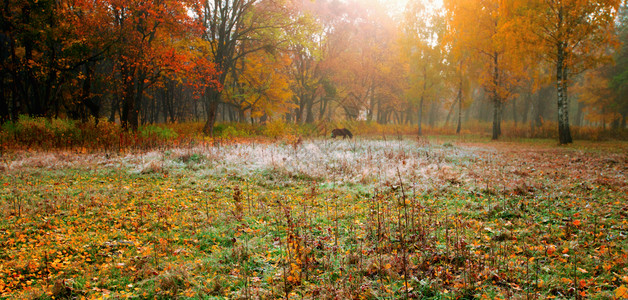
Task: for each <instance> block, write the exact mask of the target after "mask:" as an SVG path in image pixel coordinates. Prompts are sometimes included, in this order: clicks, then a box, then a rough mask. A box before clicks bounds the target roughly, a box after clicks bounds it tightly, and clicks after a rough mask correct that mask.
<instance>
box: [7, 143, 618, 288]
mask: <svg viewBox="0 0 628 300" xmlns="http://www.w3.org/2000/svg"><path fill="white" fill-rule="evenodd" d="M627 172H628V143H625V142H612V143H611V142H608V143H590V142H576V143H575V144H573V145H570V146H564V147H559V146H557V145H556V143H555V142H554V141H544V140H533V141H509V142H487V141H483V140H472V141H471V140H470V141H465V140H458V139H452V138H446V137H443V138H431V139H421V140H417V139H412V138H406V139H403V140H375V139H355V140H320V139H315V140H306V141H303V142H302V143H290V142H282V141H275V142H266V143H259V142H251V143H246V142H244V143H237V144H229V145H221V146H211V147H209V146H203V147H201V146H199V147H196V148H185V149H178V148H172V149H163V150H158V151H157V150H155V151H149V152H133V153H129V152H127V153H77V152H72V151H66V152H61V151H55V152H14V153H5V154H4V155H3V157H2V161H1V162H0V298H40V299H46V298H53V297H54V298H55V299H59V298H70V299H80V298H83V297H84V298H88V299H89V298H112V299H118V298H162V299H169V298H173V297H177V298H197V299H201V298H238V299H268V298H295V299H296V298H307V299H331V298H336V299H347V298H368V299H376V298H422V299H430V298H434V299H473V298H480V299H481V298H491V299H497V298H502V299H506V298H512V299H545V298H570V299H573V298H591V299H599V298H602V299H614V298H628V241H627V236H628V222H627V220H628V201H627V200H628V180H627Z"/></svg>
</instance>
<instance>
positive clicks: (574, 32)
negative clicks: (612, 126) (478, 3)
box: [520, 0, 620, 144]
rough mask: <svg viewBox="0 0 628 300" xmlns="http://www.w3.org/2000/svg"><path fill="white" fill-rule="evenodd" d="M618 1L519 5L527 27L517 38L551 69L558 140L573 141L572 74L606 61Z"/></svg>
mask: <svg viewBox="0 0 628 300" xmlns="http://www.w3.org/2000/svg"><path fill="white" fill-rule="evenodd" d="M619 4H620V1H619V0H533V1H522V2H521V3H520V6H521V8H522V10H523V11H524V13H525V17H526V19H527V20H526V21H525V22H524V23H522V24H530V26H531V27H522V29H524V31H523V32H521V35H520V36H529V39H530V41H532V43H533V44H534V45H536V46H537V51H539V53H540V54H541V55H542V56H543V57H544V58H545V59H546V60H547V61H549V62H550V63H552V64H553V65H554V66H555V80H556V90H557V95H558V96H557V98H558V99H557V105H558V139H559V142H560V143H561V144H568V143H571V142H572V141H573V139H572V137H571V132H570V129H569V97H568V95H567V91H568V86H569V84H570V78H571V76H572V75H573V74H577V73H579V72H582V71H583V70H586V69H590V68H592V67H593V66H595V65H596V64H598V63H600V62H603V61H607V59H608V58H609V53H608V52H607V46H609V45H611V44H612V43H613V42H614V39H615V37H614V24H615V22H614V21H615V16H616V14H617V11H618V8H619Z"/></svg>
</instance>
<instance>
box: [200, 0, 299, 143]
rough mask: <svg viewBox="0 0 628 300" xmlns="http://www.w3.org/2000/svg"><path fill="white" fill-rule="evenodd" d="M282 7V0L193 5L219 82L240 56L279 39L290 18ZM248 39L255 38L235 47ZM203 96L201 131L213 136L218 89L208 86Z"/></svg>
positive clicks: (229, 0) (267, 48)
mask: <svg viewBox="0 0 628 300" xmlns="http://www.w3.org/2000/svg"><path fill="white" fill-rule="evenodd" d="M285 8H286V7H284V5H283V3H279V2H274V1H270V0H267V1H258V0H205V1H203V2H202V3H200V4H197V5H196V6H195V7H194V13H195V15H196V18H197V19H198V21H199V22H200V23H201V24H202V28H203V33H202V36H203V38H204V39H205V40H207V41H208V42H209V44H210V47H211V48H210V49H211V54H210V58H211V60H212V62H213V63H214V64H215V66H216V68H217V70H218V72H219V73H220V75H219V76H218V83H219V84H220V85H221V86H224V85H225V83H226V80H227V76H228V75H229V74H231V73H232V69H233V68H235V66H236V64H237V62H238V61H239V60H240V59H243V58H244V57H245V56H247V55H249V54H251V53H255V52H257V51H262V50H264V51H273V49H274V48H276V47H277V45H278V44H279V43H281V42H282V40H283V37H282V32H281V29H283V28H286V27H287V26H288V25H289V24H291V23H292V22H293V20H292V19H291V18H290V17H289V16H287V15H286V13H287V12H288V10H287V9H285ZM250 41H255V43H254V45H252V46H251V47H247V48H246V50H243V51H239V47H242V46H245V47H246V46H247V45H246V44H247V42H250ZM203 97H204V103H205V110H206V113H207V121H206V122H205V126H204V129H203V131H204V132H205V133H206V134H209V135H212V136H213V134H214V124H215V122H216V116H217V113H218V105H219V104H220V102H221V98H222V90H221V89H215V88H212V87H209V88H207V89H206V91H205V94H204V96H203Z"/></svg>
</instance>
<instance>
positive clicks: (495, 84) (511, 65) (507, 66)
mask: <svg viewBox="0 0 628 300" xmlns="http://www.w3.org/2000/svg"><path fill="white" fill-rule="evenodd" d="M510 4H511V3H510V2H508V1H488V0H461V1H453V0H449V1H445V8H446V10H447V14H448V17H447V20H448V22H449V24H448V27H449V31H450V34H452V35H455V36H456V37H457V38H459V40H458V41H457V43H455V44H452V48H453V49H452V51H455V52H461V51H471V52H472V53H474V55H476V57H478V64H480V68H479V76H478V81H479V83H480V84H481V85H482V86H484V88H485V89H486V90H487V92H488V93H489V94H490V98H491V102H492V104H493V133H492V139H494V140H495V139H498V138H499V136H500V135H501V120H502V111H503V106H504V103H505V102H506V101H508V99H509V98H510V97H512V96H513V95H514V94H515V89H516V87H517V86H518V84H519V80H520V79H521V77H522V75H523V63H522V56H523V54H522V53H521V49H520V48H518V47H517V45H518V44H517V42H516V36H515V35H514V34H513V30H512V29H513V27H514V26H513V18H512V10H513V8H512V7H511V6H510ZM456 48H457V49H456Z"/></svg>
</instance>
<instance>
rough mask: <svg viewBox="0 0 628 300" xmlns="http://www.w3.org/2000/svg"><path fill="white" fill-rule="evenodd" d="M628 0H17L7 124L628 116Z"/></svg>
mask: <svg viewBox="0 0 628 300" xmlns="http://www.w3.org/2000/svg"><path fill="white" fill-rule="evenodd" d="M626 26H628V24H627V21H626V4H625V2H624V3H622V1H619V0H615V1H540V0H539V1H478V0H464V1H462V0H461V1H453V0H452V1H444V3H433V2H432V1H419V0H411V1H409V2H408V3H405V6H404V3H396V2H390V3H389V2H385V1H384V2H377V1H374V0H373V1H355V2H351V1H348V2H344V1H291V0H280V1H275V0H271V1H258V0H252V1H247V0H243V1H230V0H220V1H219V0H216V1H205V2H204V1H194V0H191V1H169V0H168V1H139V2H134V1H35V2H33V1H5V2H4V3H3V10H2V34H1V35H0V37H1V40H0V42H1V44H2V48H1V49H2V50H1V51H2V52H1V57H0V60H1V61H0V62H1V66H2V69H1V70H0V71H1V72H2V81H1V82H0V84H1V86H2V95H1V96H2V98H1V99H0V120H2V122H3V123H4V122H6V121H9V120H11V121H14V122H15V121H16V120H17V119H18V118H19V116H20V115H29V116H34V117H41V116H46V117H65V118H70V119H76V120H86V119H87V118H89V117H94V118H105V119H108V120H109V121H111V122H118V123H120V124H121V125H122V126H123V127H124V128H129V129H132V130H136V129H137V128H138V126H139V125H141V124H153V123H166V122H170V123H172V122H179V123H181V122H186V121H199V122H204V124H205V125H204V131H205V133H206V134H210V135H211V134H213V127H214V126H215V125H216V122H246V123H253V124H259V123H264V122H266V121H268V120H285V121H286V122H288V123H314V122H317V121H333V120H364V121H367V122H377V123H379V124H415V125H418V132H419V134H421V133H422V126H431V127H435V126H444V127H447V126H450V127H454V128H455V129H456V132H460V130H462V129H464V125H463V124H464V123H469V122H486V123H491V130H492V138H493V139H498V138H499V136H500V135H501V134H502V129H501V125H502V124H503V123H504V122H509V123H513V125H514V127H516V126H521V127H525V128H526V129H529V130H532V131H534V128H535V127H541V126H542V124H543V123H544V122H546V123H552V124H554V125H552V126H554V127H555V128H556V130H557V132H558V133H559V134H558V136H559V141H560V143H570V142H571V141H572V136H571V133H570V125H573V126H578V127H595V128H602V129H624V130H625V128H626V115H627V114H628V104H627V103H628V100H626V95H628V91H626V78H627V77H626V76H627V75H626V72H627V65H626V62H627V60H626V59H627V58H626V42H627V41H628V40H627V39H628V38H627V31H626V28H627V27H626Z"/></svg>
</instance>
